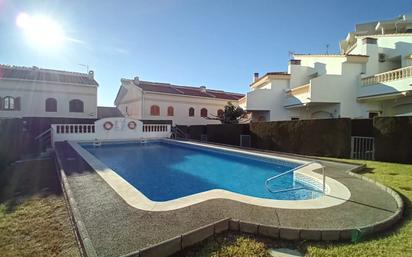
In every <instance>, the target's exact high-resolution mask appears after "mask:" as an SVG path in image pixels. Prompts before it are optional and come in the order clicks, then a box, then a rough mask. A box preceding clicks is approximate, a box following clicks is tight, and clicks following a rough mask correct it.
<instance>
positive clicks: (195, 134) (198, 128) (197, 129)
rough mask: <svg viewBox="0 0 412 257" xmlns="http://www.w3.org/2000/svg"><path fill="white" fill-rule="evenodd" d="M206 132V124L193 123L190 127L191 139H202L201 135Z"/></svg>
mask: <svg viewBox="0 0 412 257" xmlns="http://www.w3.org/2000/svg"><path fill="white" fill-rule="evenodd" d="M203 134H206V126H205V125H193V126H190V127H189V135H190V139H193V140H200V138H201V135H203Z"/></svg>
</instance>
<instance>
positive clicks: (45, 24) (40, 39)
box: [16, 13, 65, 48]
mask: <svg viewBox="0 0 412 257" xmlns="http://www.w3.org/2000/svg"><path fill="white" fill-rule="evenodd" d="M16 25H17V26H18V27H19V28H21V29H22V30H23V31H24V34H25V35H26V37H27V40H28V43H29V44H30V45H33V46H38V47H43V48H49V47H60V46H61V45H62V44H63V41H64V39H65V35H64V31H63V29H62V28H61V27H60V25H59V24H58V23H56V22H55V21H54V20H52V19H50V18H49V17H46V16H30V15H29V14H27V13H20V14H19V15H18V16H17V18H16Z"/></svg>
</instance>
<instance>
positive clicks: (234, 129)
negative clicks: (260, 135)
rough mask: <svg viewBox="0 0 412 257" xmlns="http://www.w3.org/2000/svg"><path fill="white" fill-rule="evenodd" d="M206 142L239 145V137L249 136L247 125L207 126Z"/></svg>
mask: <svg viewBox="0 0 412 257" xmlns="http://www.w3.org/2000/svg"><path fill="white" fill-rule="evenodd" d="M206 127H207V129H206V130H207V141H210V142H215V143H221V144H228V145H237V146H238V145H240V135H241V134H244V135H249V124H216V125H207V126H206Z"/></svg>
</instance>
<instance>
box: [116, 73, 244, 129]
mask: <svg viewBox="0 0 412 257" xmlns="http://www.w3.org/2000/svg"><path fill="white" fill-rule="evenodd" d="M243 96H244V95H242V94H237V93H230V92H224V91H221V90H212V89H207V88H206V87H188V86H177V85H172V84H168V83H157V82H149V81H141V80H139V78H138V77H136V78H134V79H122V80H121V86H120V89H119V91H118V93H117V96H116V100H115V102H114V103H115V105H116V107H117V108H118V109H119V110H120V111H121V113H122V114H123V115H124V116H125V117H130V118H134V119H138V120H150V121H170V122H172V124H173V125H204V124H218V123H219V121H217V120H212V119H207V118H208V117H209V118H213V117H216V116H218V115H220V114H221V113H222V112H223V110H224V106H225V105H227V103H228V102H231V103H233V104H236V105H237V104H238V100H239V99H240V98H242V97H243Z"/></svg>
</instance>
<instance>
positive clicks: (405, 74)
mask: <svg viewBox="0 0 412 257" xmlns="http://www.w3.org/2000/svg"><path fill="white" fill-rule="evenodd" d="M360 84H361V86H360V88H359V92H358V100H363V99H369V98H378V99H379V98H390V97H391V96H394V97H396V96H397V95H400V94H402V95H405V94H407V93H408V91H412V86H411V85H412V66H408V67H404V68H400V69H396V70H392V71H388V72H383V73H378V74H375V75H373V76H369V77H365V78H361V81H360Z"/></svg>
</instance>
